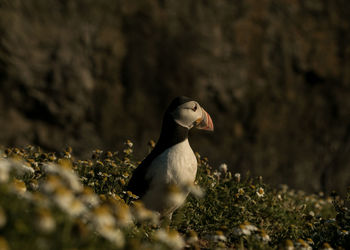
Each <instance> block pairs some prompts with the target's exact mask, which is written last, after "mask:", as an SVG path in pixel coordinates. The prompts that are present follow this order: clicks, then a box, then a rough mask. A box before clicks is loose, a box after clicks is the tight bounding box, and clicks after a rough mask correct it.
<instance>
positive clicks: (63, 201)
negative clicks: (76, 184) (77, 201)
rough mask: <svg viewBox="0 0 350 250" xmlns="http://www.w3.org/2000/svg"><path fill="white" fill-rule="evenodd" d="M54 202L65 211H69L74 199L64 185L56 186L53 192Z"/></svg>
mask: <svg viewBox="0 0 350 250" xmlns="http://www.w3.org/2000/svg"><path fill="white" fill-rule="evenodd" d="M53 199H54V201H55V203H56V204H57V205H58V206H59V207H60V208H61V209H62V210H63V211H65V212H67V213H69V212H70V209H71V207H72V203H73V201H74V195H73V194H72V192H71V191H70V190H68V189H66V188H64V187H60V188H58V189H57V190H56V191H55V193H54V198H53Z"/></svg>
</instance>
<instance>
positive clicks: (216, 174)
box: [213, 170, 221, 180]
mask: <svg viewBox="0 0 350 250" xmlns="http://www.w3.org/2000/svg"><path fill="white" fill-rule="evenodd" d="M213 175H214V176H215V177H216V178H217V179H218V180H219V179H220V176H221V173H220V172H219V171H217V170H215V171H214V172H213Z"/></svg>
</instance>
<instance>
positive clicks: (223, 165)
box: [219, 163, 227, 174]
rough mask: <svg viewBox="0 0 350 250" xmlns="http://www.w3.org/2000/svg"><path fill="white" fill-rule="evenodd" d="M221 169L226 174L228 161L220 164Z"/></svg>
mask: <svg viewBox="0 0 350 250" xmlns="http://www.w3.org/2000/svg"><path fill="white" fill-rule="evenodd" d="M219 170H220V171H221V172H222V173H224V174H226V173H227V164H226V163H221V164H220V166H219Z"/></svg>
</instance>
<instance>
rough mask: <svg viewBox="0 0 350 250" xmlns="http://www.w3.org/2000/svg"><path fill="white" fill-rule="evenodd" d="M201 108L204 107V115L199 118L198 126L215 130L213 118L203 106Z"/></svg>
mask: <svg viewBox="0 0 350 250" xmlns="http://www.w3.org/2000/svg"><path fill="white" fill-rule="evenodd" d="M201 109H202V117H201V118H199V119H198V120H197V126H196V128H198V129H203V130H208V131H214V124H213V120H212V119H211V117H210V115H209V114H208V113H207V111H205V110H204V109H203V108H202V107H201Z"/></svg>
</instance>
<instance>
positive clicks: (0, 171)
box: [0, 159, 10, 183]
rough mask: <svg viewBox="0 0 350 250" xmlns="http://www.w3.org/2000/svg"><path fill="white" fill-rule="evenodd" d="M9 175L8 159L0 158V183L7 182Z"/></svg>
mask: <svg viewBox="0 0 350 250" xmlns="http://www.w3.org/2000/svg"><path fill="white" fill-rule="evenodd" d="M9 177H10V163H9V161H7V160H3V159H0V183H5V182H8V180H9Z"/></svg>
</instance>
